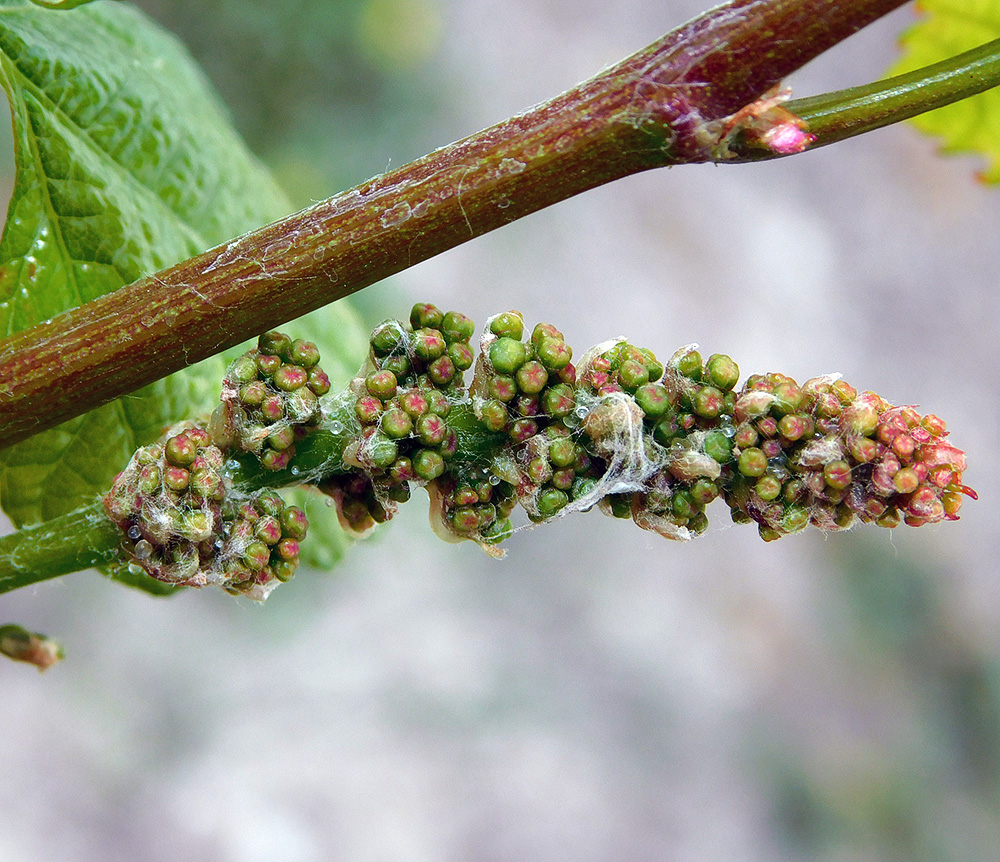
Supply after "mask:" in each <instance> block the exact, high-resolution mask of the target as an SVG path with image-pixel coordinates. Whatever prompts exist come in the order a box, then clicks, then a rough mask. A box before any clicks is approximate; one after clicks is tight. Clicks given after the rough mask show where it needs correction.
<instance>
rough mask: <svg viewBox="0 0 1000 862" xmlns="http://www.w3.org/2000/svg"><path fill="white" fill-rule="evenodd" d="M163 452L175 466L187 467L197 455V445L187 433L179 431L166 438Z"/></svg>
mask: <svg viewBox="0 0 1000 862" xmlns="http://www.w3.org/2000/svg"><path fill="white" fill-rule="evenodd" d="M163 454H164V455H165V456H166V459H167V461H169V462H170V463H171V464H173V465H174V466H175V467H187V466H189V465H190V464H191V463H192V462H193V461H194V459H195V458H196V457H198V446H197V444H196V443H195V442H194V440H192V439H191V438H190V437H189V436H188V435H187V434H184V433H181V434H177V435H176V436H174V437H171V438H170V439H169V440H167V442H166V445H165V446H164V447H163Z"/></svg>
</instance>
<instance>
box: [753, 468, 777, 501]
mask: <svg viewBox="0 0 1000 862" xmlns="http://www.w3.org/2000/svg"><path fill="white" fill-rule="evenodd" d="M754 491H756V492H757V496H758V497H760V498H761V499H762V500H764V501H766V502H770V501H771V500H777V499H778V496H779V495H780V494H781V480H780V479H777V478H775V477H774V476H769V475H768V474H766V473H765V474H764V475H763V476H761V477H760V478H759V479H758V480H757V484H756V485H754Z"/></svg>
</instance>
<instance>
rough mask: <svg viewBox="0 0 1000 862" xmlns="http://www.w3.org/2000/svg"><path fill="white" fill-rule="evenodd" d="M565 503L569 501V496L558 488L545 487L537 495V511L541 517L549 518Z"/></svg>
mask: <svg viewBox="0 0 1000 862" xmlns="http://www.w3.org/2000/svg"><path fill="white" fill-rule="evenodd" d="M567 503H569V496H568V495H567V494H566V492H565V491H560V490H559V489H558V488H547V489H546V490H544V491H542V493H541V494H539V495H538V502H537V504H536V505H537V507H538V513H539V514H540V515H541V516H542V517H543V518H550V517H552V516H553V515H554V514H556V512H558V511H559V510H560V509H562V508H564V507H565V506H566V504H567Z"/></svg>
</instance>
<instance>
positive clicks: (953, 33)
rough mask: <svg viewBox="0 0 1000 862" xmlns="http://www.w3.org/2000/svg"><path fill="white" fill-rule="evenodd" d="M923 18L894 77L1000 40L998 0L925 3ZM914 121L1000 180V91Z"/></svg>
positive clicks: (906, 40)
mask: <svg viewBox="0 0 1000 862" xmlns="http://www.w3.org/2000/svg"><path fill="white" fill-rule="evenodd" d="M919 9H920V10H921V11H922V12H923V13H924V17H923V20H922V21H921V22H920V23H919V24H916V25H915V26H913V27H911V28H910V29H909V30H907V31H906V32H905V33H904V34H903V37H902V44H903V49H904V54H903V57H902V59H901V60H900V61H899V62H898V63H897V64H896V65H895V66H894V67H893V68H892V70H891V72H890V74H902V73H903V72H910V71H913V70H915V69H919V68H922V67H924V66H929V65H930V64H931V63H936V62H939V61H940V60H944V59H946V58H948V57H951V56H954V55H955V54H959V53H961V52H962V51H967V50H969V49H970V48H975V47H977V46H979V45H982V44H984V43H986V42H989V41H991V40H993V39H997V38H1000V3H997V2H996V0H923V2H921V4H920V6H919ZM910 122H912V123H913V124H914V125H916V126H917V128H919V129H920V130H921V131H923V132H925V133H927V134H928V135H933V136H934V137H938V138H940V139H941V140H942V144H943V149H944V151H945V152H948V153H975V154H978V155H981V156H983V157H985V159H986V160H987V168H986V170H985V171H983V172H982V174H981V177H982V179H983V180H984V181H986V182H991V183H996V182H1000V89H997V88H994V89H992V90H987V91H986V92H985V93H980V94H979V95H978V96H973V97H972V98H970V99H965V100H963V101H961V102H955V103H954V104H952V105H948V106H946V107H944V108H938V109H937V110H935V111H930V112H928V113H926V114H921V115H920V116H918V117H915V118H914V119H912V120H911V121H910Z"/></svg>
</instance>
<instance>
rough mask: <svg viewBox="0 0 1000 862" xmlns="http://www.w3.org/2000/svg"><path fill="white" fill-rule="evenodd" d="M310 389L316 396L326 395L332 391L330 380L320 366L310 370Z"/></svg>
mask: <svg viewBox="0 0 1000 862" xmlns="http://www.w3.org/2000/svg"><path fill="white" fill-rule="evenodd" d="M308 385H309V388H310V389H311V390H312V391H313V394H314V395H326V393H327V392H329V391H330V378H329V377H328V376H327V373H326V372H325V371H324V370H323V369H322V368H320V367H319V366H318V365H317V366H315V367H313V368H310V369H309V384H308Z"/></svg>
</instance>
